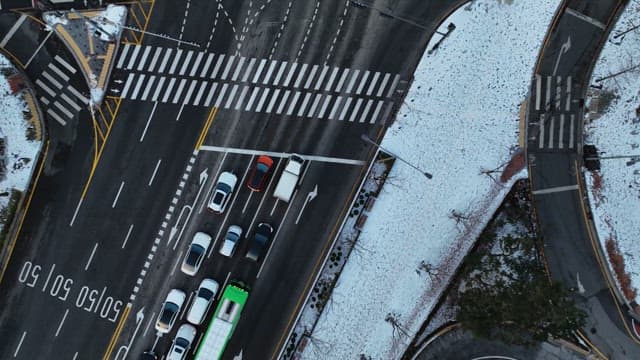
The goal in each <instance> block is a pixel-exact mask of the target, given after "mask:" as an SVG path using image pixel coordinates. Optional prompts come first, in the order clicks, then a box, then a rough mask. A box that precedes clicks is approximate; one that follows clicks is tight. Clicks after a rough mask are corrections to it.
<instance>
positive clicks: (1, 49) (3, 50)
mask: <svg viewBox="0 0 640 360" xmlns="http://www.w3.org/2000/svg"><path fill="white" fill-rule="evenodd" d="M0 51H2V52H3V53H4V54H5V55H8V56H9V57H10V58H12V59H13V61H14V62H15V63H16V64H18V65H20V68H21V69H24V64H23V63H22V62H21V61H20V60H18V58H17V57H16V56H15V55H13V54H12V53H10V52H9V50H7V49H6V48H3V47H0Z"/></svg>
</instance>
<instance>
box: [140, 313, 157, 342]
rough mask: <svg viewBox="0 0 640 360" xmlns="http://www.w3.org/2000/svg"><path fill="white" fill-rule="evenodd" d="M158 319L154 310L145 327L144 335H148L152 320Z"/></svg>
mask: <svg viewBox="0 0 640 360" xmlns="http://www.w3.org/2000/svg"><path fill="white" fill-rule="evenodd" d="M153 321H156V313H155V311H154V312H153V314H151V317H150V318H149V321H148V322H147V326H145V327H144V332H143V333H142V337H145V336H147V331H149V326H150V325H151V322H153Z"/></svg>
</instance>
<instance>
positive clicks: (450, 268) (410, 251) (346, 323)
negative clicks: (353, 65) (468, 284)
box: [302, 0, 560, 359]
mask: <svg viewBox="0 0 640 360" xmlns="http://www.w3.org/2000/svg"><path fill="white" fill-rule="evenodd" d="M559 3H560V1H559V0H544V1H540V0H537V1H535V0H528V1H524V0H523V1H517V2H515V3H513V4H510V5H506V4H501V3H499V2H496V1H495V0H485V1H477V2H473V3H472V4H471V5H466V6H465V7H463V8H461V9H459V10H458V11H457V12H456V13H455V14H454V15H453V16H454V19H455V25H456V29H455V31H453V32H452V33H451V34H450V35H449V36H448V37H447V38H446V39H445V40H444V41H443V42H442V44H441V45H440V47H439V48H438V50H437V51H436V52H434V53H433V54H432V55H426V54H425V55H424V56H423V58H422V61H421V62H420V64H419V65H418V68H417V69H416V72H415V79H414V82H413V86H412V88H411V89H410V90H409V93H408V95H407V98H406V104H405V105H403V107H402V108H401V110H400V112H399V114H398V116H397V119H396V122H395V123H394V124H393V125H392V126H391V127H390V128H389V130H388V131H387V134H386V136H385V138H384V139H383V141H382V144H381V145H382V146H383V147H385V148H387V149H389V150H390V151H392V152H394V153H396V154H398V155H400V156H401V157H402V158H404V159H406V160H408V161H409V162H411V163H413V164H415V165H416V166H417V167H419V168H420V169H424V170H426V171H428V172H430V173H432V174H433V179H432V180H427V179H426V178H425V177H424V176H423V175H421V174H419V173H418V172H417V171H416V170H414V169H412V168H410V167H409V166H407V165H405V164H403V163H402V162H400V161H396V164H395V166H394V167H393V169H392V170H391V172H390V174H389V177H388V178H387V183H386V184H385V186H384V188H383V190H382V191H381V193H380V195H379V197H378V199H377V201H376V204H375V207H374V208H373V212H372V213H371V214H370V216H369V218H368V220H367V222H366V224H365V225H364V228H363V232H362V233H361V235H360V239H359V240H358V241H359V242H360V244H361V246H362V247H364V248H366V249H367V250H368V253H369V254H370V255H369V256H362V257H350V258H349V260H348V262H347V264H346V266H345V268H344V271H343V272H342V274H341V276H340V278H339V279H338V282H337V285H336V288H335V289H334V292H333V294H332V299H333V300H331V301H330V304H327V306H326V308H325V311H324V312H323V313H322V315H321V317H320V320H319V322H318V324H317V326H316V328H315V330H314V333H313V337H314V338H315V339H316V340H317V341H315V342H312V343H310V344H309V345H308V346H307V347H306V348H305V350H304V352H303V353H302V358H303V359H317V358H319V356H320V357H321V358H327V359H354V358H358V356H359V355H360V354H365V355H367V356H371V357H372V358H373V359H396V358H399V357H400V356H402V354H403V352H404V350H405V349H406V346H407V345H408V343H409V342H410V341H411V339H412V338H413V337H414V336H415V333H416V331H417V330H418V329H419V328H420V326H421V325H422V323H423V322H424V321H425V319H426V317H427V316H428V314H429V313H430V312H431V310H432V308H433V306H434V305H435V303H436V301H437V299H438V297H439V295H440V294H441V292H442V291H443V290H444V289H445V288H446V285H447V284H448V279H441V280H440V281H438V280H437V279H436V280H434V282H433V283H432V282H431V280H430V278H429V277H427V276H422V277H421V276H420V275H418V273H417V272H416V269H417V268H418V267H419V266H420V264H421V262H423V261H424V262H426V263H429V264H431V265H434V266H435V267H437V268H439V269H444V270H446V271H444V270H443V271H440V272H439V273H440V274H442V275H446V276H451V275H452V274H453V272H454V271H455V269H456V268H457V267H458V265H459V264H460V263H461V261H462V259H463V258H464V256H465V255H466V253H467V251H468V250H469V248H470V247H471V246H472V244H473V242H474V241H475V238H476V237H477V236H478V235H479V233H480V232H481V231H482V228H483V227H484V226H485V225H486V223H487V222H488V221H489V219H490V218H491V216H492V214H493V213H494V212H495V210H496V209H497V208H498V206H499V205H500V203H501V202H502V200H503V198H504V197H505V196H506V194H507V193H508V191H509V188H510V186H511V185H512V184H513V182H515V180H517V178H518V177H522V176H523V175H524V174H526V173H525V172H524V171H523V172H521V173H519V174H518V176H514V178H512V179H511V180H510V182H509V183H508V184H497V183H495V182H494V181H493V180H492V179H491V178H489V176H487V175H483V174H481V170H482V169H493V168H496V167H497V166H499V165H500V164H504V163H505V162H507V161H508V160H509V158H510V156H511V153H510V149H512V148H513V147H514V145H516V144H517V141H518V134H517V133H518V120H519V114H518V112H519V106H520V103H521V102H522V101H523V100H524V98H525V96H526V94H527V91H528V88H529V85H530V81H531V74H532V71H533V66H534V64H535V61H536V59H537V55H538V51H539V47H540V45H541V43H542V40H543V38H544V35H545V33H546V30H547V27H548V26H549V24H550V21H551V19H552V17H553V14H554V11H555V10H556V8H557V6H558V4H559ZM449 22H450V21H448V20H447V21H445V22H444V24H447V25H448V23H449ZM452 210H455V211H457V212H459V213H461V214H464V215H468V218H469V219H468V220H466V221H462V224H459V223H456V221H455V220H454V219H452V218H451V211H452ZM389 315H392V316H393V317H394V318H395V319H396V320H397V321H396V323H397V324H398V325H399V326H397V327H396V328H395V329H394V327H392V326H391V324H390V321H385V319H386V318H388V316H389ZM315 344H326V346H319V345H315Z"/></svg>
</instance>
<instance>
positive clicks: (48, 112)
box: [47, 109, 67, 126]
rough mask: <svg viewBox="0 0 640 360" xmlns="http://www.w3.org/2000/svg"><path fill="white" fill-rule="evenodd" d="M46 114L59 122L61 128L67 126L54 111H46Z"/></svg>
mask: <svg viewBox="0 0 640 360" xmlns="http://www.w3.org/2000/svg"><path fill="white" fill-rule="evenodd" d="M47 114H48V115H51V117H52V118H54V119H55V120H56V121H57V122H59V123H60V125H62V126H65V125H67V122H66V121H64V119H63V118H62V117H60V115H58V114H57V113H56V112H55V111H53V109H47Z"/></svg>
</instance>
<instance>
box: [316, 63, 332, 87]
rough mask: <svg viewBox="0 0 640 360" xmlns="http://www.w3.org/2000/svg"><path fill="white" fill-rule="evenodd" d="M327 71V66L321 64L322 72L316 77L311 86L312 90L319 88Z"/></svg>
mask: <svg viewBox="0 0 640 360" xmlns="http://www.w3.org/2000/svg"><path fill="white" fill-rule="evenodd" d="M327 71H329V67H328V66H327V65H325V66H323V67H322V72H321V73H320V76H319V77H318V80H317V81H316V84H315V85H314V86H313V90H320V86H321V85H322V80H324V77H325V76H326V75H327Z"/></svg>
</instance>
